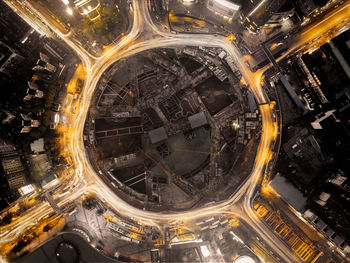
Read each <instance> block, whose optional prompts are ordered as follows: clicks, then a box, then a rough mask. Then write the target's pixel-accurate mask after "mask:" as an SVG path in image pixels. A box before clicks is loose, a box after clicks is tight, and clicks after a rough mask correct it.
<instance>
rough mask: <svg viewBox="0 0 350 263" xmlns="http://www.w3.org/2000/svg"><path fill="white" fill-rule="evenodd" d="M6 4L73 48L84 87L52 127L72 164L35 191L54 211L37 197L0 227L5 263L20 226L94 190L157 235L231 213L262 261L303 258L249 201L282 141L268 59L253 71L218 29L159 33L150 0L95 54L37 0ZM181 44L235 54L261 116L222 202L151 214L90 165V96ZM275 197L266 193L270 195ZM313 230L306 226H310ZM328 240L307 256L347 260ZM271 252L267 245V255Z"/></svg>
mask: <svg viewBox="0 0 350 263" xmlns="http://www.w3.org/2000/svg"><path fill="white" fill-rule="evenodd" d="M5 2H6V3H7V4H8V5H9V6H10V7H11V8H12V9H14V10H15V11H16V13H17V14H18V15H20V16H21V17H22V18H24V19H25V21H26V22H29V24H30V25H32V26H33V27H34V28H36V27H39V28H41V23H43V24H45V25H46V26H47V28H50V30H52V32H54V33H55V34H56V35H58V36H59V38H61V39H62V40H63V41H64V42H65V43H66V44H67V45H68V46H69V47H70V48H71V49H72V50H73V51H74V52H75V54H76V55H77V56H78V57H79V59H80V60H81V64H80V65H79V66H78V67H77V69H76V71H75V74H76V75H74V77H73V78H71V80H70V82H69V83H68V86H67V89H69V88H72V89H73V90H74V87H75V86H77V85H78V84H77V79H78V78H80V79H82V80H83V86H82V89H81V93H80V95H79V97H78V99H77V100H75V101H74V102H73V103H72V105H70V106H69V107H66V108H65V109H64V114H65V118H66V121H65V122H64V123H63V122H62V123H59V124H58V127H57V133H58V138H59V139H58V140H59V149H60V155H61V156H62V157H63V158H64V159H65V160H66V161H67V163H68V164H69V165H71V167H72V168H73V169H70V170H69V171H68V172H67V173H66V174H64V175H62V176H61V177H59V178H57V179H56V180H55V181H53V182H52V185H48V186H46V189H43V191H42V193H40V195H42V196H44V192H45V191H47V192H48V193H49V195H51V198H52V199H53V201H54V203H56V205H57V208H58V209H59V210H60V211H55V210H54V209H53V207H52V205H50V204H49V202H47V201H46V199H44V198H42V199H40V200H39V201H36V202H35V204H34V205H32V206H31V207H30V208H28V209H27V210H26V211H24V212H22V213H21V214H20V216H18V217H16V218H13V219H12V222H11V223H9V224H7V225H4V226H1V228H0V246H1V255H2V259H3V260H4V261H8V260H9V259H8V256H9V253H10V250H11V249H12V243H11V242H13V241H16V240H18V238H20V237H21V236H22V234H23V233H24V232H26V231H28V230H29V229H31V228H33V229H35V228H36V227H37V226H38V225H44V224H45V222H46V220H48V218H51V217H52V216H58V213H57V212H59V213H62V214H67V213H68V212H69V211H71V210H72V208H73V207H75V206H76V204H77V201H79V200H81V199H82V198H83V197H85V196H89V195H93V196H95V197H96V198H97V199H98V200H100V201H102V203H103V204H104V205H106V206H108V207H109V208H110V209H113V210H114V211H118V213H119V215H121V216H125V217H126V218H130V219H132V220H133V221H135V222H138V223H139V224H141V225H144V226H149V227H153V228H154V229H156V230H157V231H159V232H160V233H163V231H164V229H165V228H166V227H168V226H169V225H170V224H173V222H180V221H183V222H188V223H185V225H188V226H189V227H190V226H191V225H194V224H195V222H200V221H204V220H205V219H207V218H211V217H214V216H219V215H224V214H230V215H234V216H236V217H237V218H239V220H241V221H242V222H244V224H243V225H242V226H240V227H242V229H243V230H242V231H244V229H245V228H247V232H248V233H249V235H251V236H253V235H254V236H255V237H258V240H259V242H261V243H263V244H264V246H265V247H268V249H266V251H265V252H260V253H268V254H269V255H267V256H266V259H267V260H269V259H268V258H269V257H271V258H273V259H274V260H276V258H277V260H276V261H275V262H291V263H292V262H304V260H302V259H301V258H300V257H299V256H298V255H297V253H295V252H293V250H292V249H291V248H290V247H289V245H287V244H286V243H285V242H283V241H282V239H281V238H279V236H278V235H276V233H275V232H274V230H273V229H271V228H270V227H269V226H268V225H267V224H265V223H264V222H263V220H262V219H261V218H260V217H259V216H258V214H257V212H256V210H255V208H254V204H253V202H254V200H255V198H256V196H257V195H259V194H260V192H261V191H262V192H263V191H264V189H265V188H266V186H267V183H269V179H268V178H269V177H270V175H269V173H270V172H271V167H270V166H271V165H270V163H272V162H273V161H274V159H276V158H277V157H278V149H279V147H280V142H279V140H280V139H279V137H278V136H279V135H280V134H281V132H282V131H281V121H282V119H281V118H279V117H278V116H279V115H278V113H277V112H278V111H277V109H276V107H277V106H276V104H275V101H272V100H270V98H269V95H268V92H267V89H266V87H265V84H264V74H265V72H267V71H268V70H269V69H271V67H272V63H271V64H268V65H267V66H264V67H262V68H260V69H258V70H257V71H255V72H254V71H252V69H251V68H250V67H249V63H247V62H246V61H247V60H249V56H248V57H247V55H244V56H243V55H242V54H241V50H240V49H239V47H238V46H237V43H236V42H235V41H231V39H229V37H226V36H222V35H218V34H215V35H214V34H196V33H186V34H185V33H184V34H182V33H177V34H174V33H171V32H167V31H163V30H162V29H161V27H160V26H158V25H157V24H155V23H154V22H153V18H152V17H151V14H150V12H149V3H148V1H142V0H140V1H139V0H133V1H132V9H131V10H132V11H131V14H132V15H133V17H132V28H131V30H130V32H128V33H127V34H125V36H122V37H121V38H120V39H119V40H118V41H117V42H115V43H113V44H111V45H109V46H106V47H105V49H104V51H103V53H102V54H101V55H100V56H96V55H92V54H91V53H89V52H88V51H87V50H86V49H84V47H83V46H82V45H81V43H80V41H78V40H77V39H75V35H74V34H71V33H70V30H69V29H67V28H66V27H65V26H64V24H63V23H59V22H57V21H56V19H54V18H53V17H52V16H51V15H50V12H51V11H50V12H46V11H45V10H44V9H43V8H41V7H40V5H39V4H38V3H37V2H36V1H19V0H18V1H10V0H5ZM349 13H350V2H349V1H345V2H344V3H343V4H340V5H339V6H338V7H336V8H335V9H334V10H332V11H329V13H328V14H327V15H324V16H323V17H322V20H320V21H318V20H315V22H311V23H310V24H308V25H307V26H305V27H303V28H301V29H300V31H299V32H297V33H296V34H295V35H294V36H293V37H292V39H293V40H289V41H288V42H286V44H285V47H286V48H287V51H286V52H285V53H284V54H282V55H281V56H279V57H275V59H276V61H278V62H279V61H282V59H284V58H286V57H287V56H290V55H292V54H295V53H307V52H309V51H310V50H313V49H315V48H316V47H320V46H321V45H323V44H324V43H326V42H327V41H329V40H330V39H332V38H333V37H335V36H336V35H337V34H338V32H340V31H342V30H345V28H348V27H349ZM38 17H40V19H41V21H40V22H38ZM44 33H45V32H44ZM186 46H190V47H213V48H221V49H222V50H224V51H225V52H226V53H227V56H231V57H232V59H233V60H234V63H235V65H236V66H237V68H238V70H239V72H240V74H241V76H242V79H241V82H242V83H244V84H245V85H246V86H247V88H248V89H249V91H250V92H251V93H252V94H253V95H254V98H255V101H256V104H257V105H258V110H259V113H260V115H261V134H260V138H259V140H260V142H259V146H258V148H257V153H256V157H255V161H254V165H253V167H252V170H251V172H250V175H249V177H248V178H247V179H246V180H245V181H244V183H243V184H242V185H240V187H238V188H237V189H232V194H231V196H230V198H228V199H227V200H221V201H218V202H213V203H210V204H208V205H204V206H201V207H196V208H193V209H188V210H185V211H160V212H154V211H148V210H145V209H139V208H136V207H135V206H133V205H132V204H130V203H128V202H127V201H126V200H125V199H123V198H121V197H120V196H118V195H116V194H115V192H114V191H113V190H112V189H111V187H109V186H107V185H106V183H105V182H104V180H102V178H101V174H99V172H98V170H96V168H95V167H94V166H93V165H92V164H91V160H90V157H89V156H88V154H87V150H86V142H85V141H84V134H86V132H85V131H84V129H85V125H86V123H87V119H88V113H89V109H90V106H91V101H92V99H93V96H94V93H95V92H96V90H97V89H99V85H100V84H99V82H100V80H101V78H103V77H104V75H103V74H104V73H105V72H106V71H107V70H108V69H109V68H110V67H111V66H112V65H113V64H114V63H116V62H118V61H120V60H122V59H126V58H128V57H130V56H132V55H135V54H138V53H141V52H144V51H147V50H150V49H157V48H167V47H168V48H174V47H180V48H182V47H186ZM282 118H283V116H282ZM85 140H86V139H85ZM276 154H277V156H276ZM35 195H37V194H35ZM30 198H31V195H29V196H27V197H23V198H22V199H19V200H18V201H17V202H18V203H20V202H22V201H23V200H29V199H30ZM267 198H270V197H267ZM275 198H276V197H272V199H275ZM279 206H285V207H284V208H281V210H283V209H286V210H288V211H292V210H290V209H289V208H288V204H286V203H283V202H281V204H279ZM14 207H15V206H14ZM14 209H15V208H14ZM292 213H294V214H295V217H296V218H297V219H295V220H293V224H296V225H299V223H298V222H297V221H296V220H301V219H300V218H301V216H300V215H299V214H298V212H296V211H292ZM302 220H303V221H302V223H300V224H305V226H306V227H307V228H309V229H311V226H309V225H308V224H307V223H305V222H304V221H305V219H302ZM97 222H98V221H97ZM34 231H35V230H34ZM312 231H313V230H310V232H312ZM41 242H43V241H41ZM329 243H330V242H328V240H327V239H326V238H325V237H323V236H322V237H320V238H319V240H318V241H317V244H313V245H315V247H317V249H318V250H320V251H322V254H323V255H325V256H323V257H322V258H320V259H321V260H317V258H316V260H315V261H305V262H345V261H347V260H348V258H346V256H343V255H341V254H340V253H338V252H337V250H336V251H335V250H334V249H333V248H332V247H330V246H329ZM253 244H254V243H253ZM40 245H41V243H39V242H37V243H36V244H34V243H32V246H33V247H31V248H30V250H31V251H32V250H34V249H35V248H36V247H39V246H40ZM161 245H164V244H161ZM248 246H249V245H248ZM270 251H273V255H272V254H271V253H270ZM332 251H335V252H332ZM258 256H259V255H258ZM328 258H333V260H334V261H327V260H328ZM267 260H265V261H263V260H262V257H261V258H260V262H269V261H267ZM222 261H224V260H222ZM237 262H238V261H237ZM242 262H245V261H242ZM271 262H272V261H271Z"/></svg>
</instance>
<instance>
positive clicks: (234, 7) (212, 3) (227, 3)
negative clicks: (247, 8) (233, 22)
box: [207, 0, 241, 18]
mask: <svg viewBox="0 0 350 263" xmlns="http://www.w3.org/2000/svg"><path fill="white" fill-rule="evenodd" d="M207 8H208V9H209V10H211V11H213V12H215V13H218V14H220V15H222V16H225V17H228V18H232V17H233V16H234V15H235V14H236V13H237V12H238V11H239V9H240V8H241V6H240V5H238V4H236V3H234V2H233V1H231V0H207Z"/></svg>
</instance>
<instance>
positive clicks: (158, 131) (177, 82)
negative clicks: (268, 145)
mask: <svg viewBox="0 0 350 263" xmlns="http://www.w3.org/2000/svg"><path fill="white" fill-rule="evenodd" d="M240 80H241V74H240V72H239V71H238V68H237V67H236V65H235V64H234V61H233V59H232V58H231V57H230V56H229V55H228V54H227V53H226V52H225V51H224V50H222V49H221V48H213V47H212V48H203V47H188V46H186V47H173V48H158V49H150V50H146V51H142V52H140V53H138V54H136V55H133V56H131V57H127V58H123V59H121V60H119V61H117V62H115V63H113V64H112V65H111V66H110V67H109V68H108V69H107V70H106V71H105V72H104V73H103V75H102V77H101V78H100V80H99V81H98V83H97V86H96V89H95V91H94V94H93V96H92V101H91V104H90V108H89V113H88V117H87V120H86V123H85V133H86V134H87V136H86V137H87V139H86V140H85V146H86V149H87V151H88V156H89V159H90V162H91V163H92V164H93V167H94V168H95V170H96V172H97V173H98V174H99V176H100V178H101V179H102V180H103V181H104V182H105V183H106V184H107V185H108V186H109V187H110V188H111V189H112V190H113V191H114V192H115V194H117V195H118V196H119V197H121V198H122V199H124V200H125V201H126V202H128V203H130V204H132V205H133V206H135V207H138V208H144V209H147V210H151V211H170V210H171V211H179V210H187V209H190V208H195V207H201V206H203V205H205V204H207V203H211V202H217V201H222V200H226V199H227V198H228V197H229V196H230V195H232V193H233V192H234V191H235V190H236V189H238V188H239V186H240V185H241V184H242V183H243V182H244V181H245V180H246V179H247V177H248V176H249V174H250V172H251V169H252V167H253V164H254V160H255V155H256V149H257V147H258V144H259V139H260V138H259V137H260V130H261V118H260V116H259V112H258V110H257V106H256V104H255V102H254V98H253V95H252V94H251V93H250V92H249V91H248V89H247V88H246V87H245V86H242V84H241V83H240Z"/></svg>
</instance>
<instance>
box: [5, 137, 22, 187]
mask: <svg viewBox="0 0 350 263" xmlns="http://www.w3.org/2000/svg"><path fill="white" fill-rule="evenodd" d="M0 162H1V165H2V168H3V170H4V173H5V176H6V179H7V182H8V184H9V187H10V189H17V188H19V187H22V186H24V185H25V184H26V177H25V172H24V166H23V164H22V161H21V159H20V157H19V154H18V152H17V151H16V148H15V147H14V146H13V145H10V144H5V143H2V144H0Z"/></svg>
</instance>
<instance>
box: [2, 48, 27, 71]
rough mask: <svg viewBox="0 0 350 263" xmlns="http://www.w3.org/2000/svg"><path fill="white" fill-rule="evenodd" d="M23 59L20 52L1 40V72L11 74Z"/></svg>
mask: <svg viewBox="0 0 350 263" xmlns="http://www.w3.org/2000/svg"><path fill="white" fill-rule="evenodd" d="M23 59H24V58H23V57H22V56H21V55H19V53H18V52H16V51H15V50H14V49H12V48H10V47H9V46H7V45H5V44H4V43H2V42H1V41H0V72H2V73H5V74H7V75H11V73H12V72H13V71H14V70H15V69H16V67H17V65H18V64H19V63H21V61H22V60H23Z"/></svg>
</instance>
